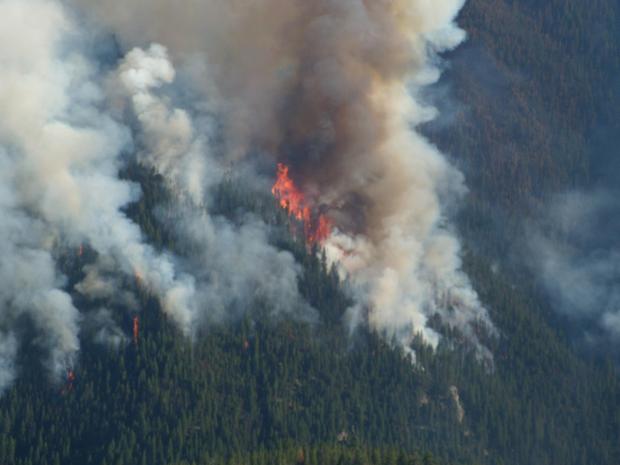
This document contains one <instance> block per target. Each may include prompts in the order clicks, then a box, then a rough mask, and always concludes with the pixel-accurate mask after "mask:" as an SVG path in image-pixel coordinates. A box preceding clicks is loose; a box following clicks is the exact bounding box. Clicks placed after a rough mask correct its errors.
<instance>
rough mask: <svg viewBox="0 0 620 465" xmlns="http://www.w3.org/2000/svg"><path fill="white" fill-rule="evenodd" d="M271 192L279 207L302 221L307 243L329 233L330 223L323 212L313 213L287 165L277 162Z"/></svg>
mask: <svg viewBox="0 0 620 465" xmlns="http://www.w3.org/2000/svg"><path fill="white" fill-rule="evenodd" d="M271 193H272V194H273V196H274V197H275V198H276V199H277V200H278V202H279V203H280V207H282V208H283V209H284V210H286V211H287V213H288V214H289V216H292V217H293V218H295V219H296V220H298V221H301V222H303V227H304V237H305V239H306V243H307V244H308V245H312V244H315V243H319V244H320V243H322V242H324V241H325V240H326V239H327V238H328V237H329V235H330V234H331V230H332V224H331V221H330V220H329V218H327V217H326V216H325V215H324V214H322V213H319V214H318V215H317V214H313V211H312V208H311V207H310V205H309V204H308V201H307V200H306V198H305V196H304V194H303V192H301V191H300V190H299V189H298V188H297V186H295V183H294V182H293V180H292V179H291V177H290V176H289V167H288V166H286V165H285V164H283V163H278V171H277V178H276V182H275V184H274V185H273V187H272V188H271Z"/></svg>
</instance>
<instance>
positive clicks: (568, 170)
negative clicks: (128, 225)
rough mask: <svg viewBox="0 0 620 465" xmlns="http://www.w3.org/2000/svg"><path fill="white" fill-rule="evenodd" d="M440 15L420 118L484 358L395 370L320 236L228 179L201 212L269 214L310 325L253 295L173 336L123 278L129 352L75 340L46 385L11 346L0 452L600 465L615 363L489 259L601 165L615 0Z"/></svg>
mask: <svg viewBox="0 0 620 465" xmlns="http://www.w3.org/2000/svg"><path fill="white" fill-rule="evenodd" d="M459 22H460V24H461V25H462V26H463V27H464V28H465V29H466V30H467V31H468V34H469V37H470V40H469V42H467V43H466V44H465V45H463V46H462V47H461V48H460V49H458V50H456V51H455V52H452V53H450V54H449V55H448V56H447V57H446V58H447V60H448V63H450V65H449V70H448V72H447V73H446V76H445V77H444V78H443V80H442V81H441V82H440V83H439V84H438V85H437V86H436V88H434V89H433V90H432V91H431V92H430V93H429V96H428V98H429V99H430V100H432V101H434V102H435V103H436V104H437V105H439V107H440V108H441V109H442V112H443V113H442V114H444V115H445V114H447V115H452V117H449V118H448V120H443V119H440V120H439V121H437V122H435V123H432V124H430V125H428V126H427V127H425V128H424V130H425V131H426V133H427V134H428V135H429V137H430V138H431V139H432V140H433V141H434V142H436V143H437V144H438V145H439V146H440V147H441V148H442V149H444V150H445V151H446V152H447V153H450V154H451V155H452V156H453V157H454V158H455V159H456V160H457V163H458V164H459V165H460V166H461V168H462V169H463V170H464V172H465V173H466V175H467V179H468V181H467V184H468V186H469V188H470V194H469V196H468V198H467V204H466V206H465V207H464V208H463V210H462V211H461V212H459V223H458V224H459V228H460V229H461V231H462V233H463V235H464V237H465V245H466V254H465V257H464V261H465V267H466V270H467V272H468V274H469V276H470V277H471V279H472V281H473V282H474V283H475V287H476V289H477V291H478V292H479V294H480V297H481V299H482V301H483V302H484V304H485V306H486V307H487V308H488V309H489V311H490V313H491V319H492V321H493V322H494V323H495V325H496V326H497V328H498V330H499V336H498V337H496V338H490V339H489V341H488V345H489V346H490V348H491V351H492V353H493V354H494V361H493V363H492V364H489V363H486V364H485V363H481V362H480V360H478V359H477V358H476V354H475V352H473V351H472V350H471V348H469V347H468V345H467V343H466V342H465V341H464V340H462V338H461V337H460V336H459V334H458V333H451V332H450V330H449V329H447V328H438V330H440V331H442V333H443V334H444V335H445V336H446V337H445V338H444V339H443V340H442V343H441V344H440V346H439V347H438V348H437V349H436V350H432V349H431V348H429V347H427V346H426V345H425V344H424V343H422V342H421V341H417V342H416V343H415V347H414V349H415V353H416V358H417V360H416V362H415V363H412V360H411V358H410V355H408V354H405V353H403V351H402V349H400V348H398V347H397V346H395V345H393V344H390V341H385V340H384V339H383V338H382V337H380V335H378V334H375V333H373V332H371V331H368V330H358V331H357V332H356V333H355V334H353V335H350V334H349V331H348V328H346V327H345V326H344V325H343V323H342V316H343V313H344V311H345V309H346V308H347V306H348V305H349V303H350V302H349V300H348V297H347V294H346V292H345V288H346V283H343V282H341V280H340V278H339V276H338V274H337V272H336V271H335V270H334V269H330V267H329V266H328V265H327V263H326V260H325V257H324V254H322V252H321V250H320V247H316V246H315V247H313V248H311V249H310V250H309V249H308V248H307V247H306V245H305V244H304V243H302V242H300V241H299V240H297V239H295V238H294V237H292V236H291V234H289V231H290V222H291V221H294V220H291V219H289V218H287V217H286V215H285V214H284V212H282V211H281V210H280V209H279V208H278V206H277V205H275V202H274V201H273V199H271V198H268V197H265V198H260V197H257V196H255V195H253V194H251V193H247V192H246V191H245V190H244V189H243V187H242V186H239V185H238V184H236V183H235V181H234V179H232V180H228V181H226V182H225V183H224V184H223V185H221V186H220V187H219V190H218V193H217V195H216V196H215V199H216V200H215V203H214V205H211V206H210V208H211V209H212V211H213V212H216V213H218V214H221V215H225V216H229V217H231V218H232V219H234V215H235V214H237V212H238V211H239V210H244V211H246V210H251V211H253V212H254V213H255V214H258V215H260V216H262V217H263V218H264V219H265V220H266V221H267V222H268V223H269V224H271V226H272V228H273V241H274V242H277V243H278V245H279V246H281V247H283V248H284V249H287V250H289V251H291V252H292V253H293V254H294V256H295V257H296V258H297V260H298V262H299V263H301V264H302V268H303V273H302V275H301V278H300V282H299V288H300V290H301V292H302V294H303V295H304V297H305V298H306V299H307V300H308V302H309V303H310V304H311V305H312V306H313V307H314V308H316V309H317V310H318V313H319V318H318V321H298V320H294V319H288V318H285V317H283V316H273V315H271V313H270V311H269V308H266V307H265V306H264V305H261V304H260V302H258V303H256V304H255V308H253V309H252V310H251V311H247V312H246V316H245V317H244V318H243V319H242V320H241V321H234V322H226V323H222V324H221V325H212V327H210V328H209V330H208V331H205V333H204V334H200V335H199V337H197V338H196V340H194V341H190V340H188V339H186V338H183V337H182V336H181V335H180V334H179V333H178V331H177V329H175V327H174V325H173V324H172V323H171V322H170V321H168V320H167V318H166V317H165V316H164V314H163V313H162V312H161V311H160V308H159V304H158V303H157V301H156V299H154V298H153V296H151V295H150V294H149V292H148V291H146V290H144V289H141V288H140V285H139V283H137V282H127V283H126V285H127V286H128V287H132V288H134V289H135V291H136V293H137V294H138V295H139V296H140V311H139V315H140V320H139V328H136V329H135V330H134V326H133V325H134V321H133V315H124V316H122V315H119V316H117V318H118V321H117V323H118V324H119V326H120V327H122V328H125V329H126V336H127V341H128V343H127V344H124V345H123V344H121V345H120V346H118V347H116V348H110V347H107V346H102V345H99V344H96V343H95V342H93V340H92V339H91V338H87V337H84V339H83V340H82V341H81V345H82V352H81V355H80V360H79V363H78V365H77V366H76V368H75V370H74V371H72V372H70V373H68V374H67V379H66V380H65V381H63V382H60V383H58V382H57V383H49V382H48V380H46V379H45V380H44V379H42V378H41V375H40V373H42V372H44V370H42V369H41V367H40V363H41V362H40V359H41V357H40V354H39V353H38V350H39V349H38V348H37V346H36V344H32V345H29V344H28V343H24V344H25V347H24V348H23V349H24V350H22V351H21V352H20V353H21V359H20V360H19V366H20V369H21V372H20V377H19V379H18V381H17V382H16V384H15V385H14V386H12V387H11V388H10V389H8V391H7V392H6V393H5V394H4V395H3V397H2V398H0V464H3V465H60V464H62V465H74V464H75V465H134V464H137V465H164V464H165V465H207V464H213V465H216V464H217V465H220V464H221V465H224V464H227V465H228V464H229V465H246V464H247V465H262V464H278V465H280V464H281V465H284V464H286V465H293V464H308V465H349V464H350V465H353V464H355V465H358V464H359V465H361V464H364V465H383V464H385V465H434V464H445V465H449V464H454V465H456V464H463V465H465V464H470V465H474V464H478V465H483V464H488V465H499V464H503V465H523V464H536V465H592V464H597V465H605V464H609V465H614V464H618V463H620V378H618V371H617V367H616V366H615V365H614V363H613V361H611V360H608V358H607V357H606V355H600V356H597V357H595V358H594V359H591V358H586V357H584V356H583V354H581V353H580V352H579V351H578V350H577V349H576V348H575V347H574V345H573V344H572V343H571V340H570V335H569V333H568V332H567V331H564V329H563V326H562V325H561V324H558V322H557V321H556V320H555V319H554V318H552V317H551V312H550V310H549V308H548V307H549V303H548V302H547V300H546V299H545V298H544V296H543V295H542V294H541V292H540V289H539V288H538V287H537V286H536V285H535V283H534V282H533V279H531V278H530V277H528V276H527V273H525V272H524V270H523V269H521V268H519V266H516V265H515V266H513V264H512V263H510V264H508V263H506V262H507V261H508V260H507V259H506V257H509V256H510V255H511V247H512V245H513V243H514V241H515V240H516V238H517V236H518V235H519V234H520V231H521V229H520V227H519V225H520V224H521V221H522V220H523V218H524V217H526V215H527V214H528V212H530V211H532V210H535V209H536V208H538V206H539V205H540V204H541V203H542V202H544V200H545V198H546V197H547V196H548V195H550V194H552V193H554V192H557V191H560V190H562V189H569V188H573V187H575V186H587V185H589V184H591V183H593V182H595V181H596V179H597V177H599V176H601V171H600V170H601V169H602V168H601V166H602V165H604V164H605V163H607V162H608V160H609V157H610V153H609V152H608V151H607V150H602V149H601V147H607V146H608V142H607V141H608V138H607V137H608V135H609V134H614V130H617V129H619V128H618V127H617V125H618V121H620V118H618V111H619V108H620V106H618V105H616V104H617V103H618V101H619V99H618V98H619V96H620V84H619V81H618V78H617V76H618V71H620V50H619V48H620V36H619V34H620V6H618V4H617V2H616V1H615V0H596V1H593V2H588V3H584V2H582V1H580V0H563V1H560V0H552V1H548V2H536V1H533V0H469V1H468V2H467V5H466V7H465V8H464V10H463V12H462V15H461V18H460V19H459ZM446 89H448V90H446ZM614 103H616V104H614ZM595 149H600V150H599V151H596V150H595ZM603 171H604V170H603ZM125 176H126V177H128V178H130V179H132V180H135V181H138V182H140V184H141V186H142V189H143V192H144V195H143V197H142V198H141V199H140V201H139V202H138V203H136V204H134V205H132V206H131V207H130V209H129V210H128V211H127V214H128V215H129V216H131V217H132V218H134V219H135V220H136V221H137V222H138V223H139V224H140V226H141V227H142V230H143V231H144V233H145V235H147V236H148V237H149V238H150V240H151V241H152V242H153V243H154V244H156V245H157V246H158V247H165V248H168V249H171V250H175V249H176V250H178V249H179V247H181V245H179V244H176V243H175V240H174V237H173V235H171V234H170V233H169V232H168V231H167V230H166V228H165V227H163V226H162V224H161V223H160V221H159V220H158V217H156V216H154V215H153V213H152V212H153V211H155V209H154V207H155V206H157V207H158V208H159V213H160V214H161V211H162V209H163V210H164V211H165V205H166V195H167V194H166V192H165V189H164V188H163V187H162V183H161V180H160V179H159V178H158V177H157V176H155V175H153V174H152V173H150V172H148V171H145V170H143V169H140V168H138V167H135V166H133V167H130V168H129V169H127V171H126V173H125ZM162 206H163V207H162ZM501 259H505V260H506V262H501V263H502V267H501V270H502V272H498V271H497V268H496V266H495V265H496V263H497V262H498V260H501ZM89 260H94V257H93V256H92V255H91V254H90V251H89V250H85V251H84V253H83V254H82V253H81V254H79V255H76V254H75V253H74V252H73V251H69V252H67V253H66V256H65V257H64V259H63V267H64V270H63V271H64V272H65V273H66V275H67V276H68V277H69V279H70V283H69V284H71V282H73V283H75V282H77V281H79V279H80V278H81V276H80V273H81V271H80V269H81V268H82V265H84V263H85V262H88V261H89ZM77 298H79V297H76V299H77ZM23 323H24V324H23V325H22V326H23V331H24V334H25V335H26V336H27V335H28V334H29V332H32V331H34V329H33V328H32V325H31V324H29V322H28V321H24V322H23ZM437 325H438V327H439V326H440V323H439V322H437ZM133 331H135V334H132V332H133ZM34 339H35V338H33V337H30V338H29V337H23V338H21V340H23V341H28V340H34Z"/></svg>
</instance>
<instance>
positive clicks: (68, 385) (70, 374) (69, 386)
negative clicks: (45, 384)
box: [60, 369, 75, 395]
mask: <svg viewBox="0 0 620 465" xmlns="http://www.w3.org/2000/svg"><path fill="white" fill-rule="evenodd" d="M74 381H75V372H74V371H73V370H71V369H69V370H67V380H66V381H65V386H64V387H63V388H62V389H61V391H60V393H61V394H62V395H66V394H68V393H70V392H71V391H73V382H74Z"/></svg>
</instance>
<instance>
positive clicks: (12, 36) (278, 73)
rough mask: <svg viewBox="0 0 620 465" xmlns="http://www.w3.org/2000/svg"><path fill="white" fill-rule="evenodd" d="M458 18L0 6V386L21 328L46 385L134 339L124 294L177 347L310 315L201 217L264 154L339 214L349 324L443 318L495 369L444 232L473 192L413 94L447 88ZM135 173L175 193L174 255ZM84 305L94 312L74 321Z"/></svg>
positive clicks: (285, 5)
mask: <svg viewBox="0 0 620 465" xmlns="http://www.w3.org/2000/svg"><path fill="white" fill-rule="evenodd" d="M462 3H463V2H462V1H460V0H440V1H435V2H428V1H423V0H390V1H387V0H385V1H384V0H373V1H369V0H317V1H312V2H310V1H307V2H306V1H291V0H256V1H251V2H248V1H245V0H181V1H176V2H172V1H170V0H128V1H126V2H122V3H119V2H117V1H113V0H98V1H95V0H65V1H61V0H0V67H1V72H0V103H1V104H2V108H3V110H4V112H3V114H4V117H3V119H2V120H1V121H0V165H1V166H0V168H1V169H0V214H2V217H3V221H2V223H1V224H0V249H1V250H0V251H1V252H2V256H3V261H2V263H0V276H1V277H2V278H3V279H2V282H3V287H2V290H0V299H1V301H0V389H1V388H3V387H4V386H6V385H8V384H9V383H10V382H11V381H12V379H13V378H14V377H15V374H16V372H15V370H16V366H15V365H16V364H15V357H16V354H17V353H18V351H19V346H20V328H21V327H22V325H23V324H24V322H25V321H27V322H29V323H30V324H31V325H32V327H34V328H35V331H36V334H37V337H36V339H35V341H34V344H35V345H37V346H38V347H39V348H40V349H42V350H43V351H45V353H46V354H48V357H49V363H48V366H49V367H50V369H51V372H52V373H54V374H56V375H57V376H58V375H60V374H62V373H63V372H64V371H66V370H68V369H71V367H72V366H73V365H74V364H75V363H76V357H77V352H78V350H79V338H80V335H81V333H83V334H87V335H93V336H94V338H95V340H97V341H100V342H103V343H106V344H110V345H112V346H118V345H120V344H123V343H126V342H127V337H126V336H124V334H125V332H124V331H123V330H121V329H120V328H118V327H117V326H116V324H115V318H114V314H115V313H116V312H118V311H119V309H121V311H131V312H132V313H133V312H137V311H139V308H137V307H138V303H137V299H136V297H135V296H134V295H133V293H132V291H131V288H132V287H135V286H128V285H127V282H134V283H136V285H137V286H139V287H141V288H143V289H145V290H147V291H148V292H150V293H152V294H153V295H155V296H157V297H158V298H159V300H160V303H161V306H162V309H163V311H164V312H166V313H167V314H168V315H169V316H170V317H171V319H172V320H173V321H174V322H175V323H176V324H177V325H178V327H179V328H180V329H181V331H183V332H184V333H185V334H187V335H189V336H195V334H196V329H197V328H200V327H201V325H206V324H208V323H211V322H213V321H222V320H227V319H232V318H236V317H238V316H239V315H241V314H242V313H243V312H245V311H247V308H250V307H251V306H252V303H254V302H257V301H258V302H263V303H264V307H265V308H268V309H270V311H271V313H273V314H288V315H293V316H295V317H301V318H304V319H307V320H311V319H313V318H314V317H315V312H314V311H313V310H312V309H311V308H310V307H309V306H308V305H307V304H305V303H304V302H303V300H302V298H301V297H300V295H299V291H298V288H297V281H298V278H299V275H300V273H301V268H300V266H299V265H298V264H297V263H295V260H294V258H293V256H292V255H291V254H290V253H288V252H285V251H281V250H279V249H277V248H276V247H275V246H274V245H272V244H271V242H270V237H271V235H272V231H271V229H270V226H268V225H267V224H266V223H265V222H264V221H263V220H261V219H260V218H259V217H257V216H256V215H253V214H251V213H246V214H243V215H237V217H236V218H235V220H234V221H233V220H230V219H227V218H224V217H222V216H217V215H214V214H212V213H211V212H210V211H209V208H210V205H211V202H210V196H211V193H212V191H213V188H214V187H215V186H217V185H218V184H220V183H221V182H222V180H223V178H224V176H225V173H226V172H227V170H230V169H231V168H232V169H233V170H234V171H235V172H237V173H245V174H244V176H246V177H247V173H248V172H250V173H251V172H253V170H254V166H255V163H256V158H257V157H258V158H261V160H262V161H260V162H259V163H258V165H259V166H263V167H264V166H266V165H267V166H272V167H273V170H274V174H275V167H276V163H277V162H278V163H284V164H285V165H286V166H288V167H289V168H290V175H291V177H292V180H293V181H294V183H295V184H296V185H297V186H298V187H299V189H300V190H301V191H302V192H303V195H304V196H305V198H306V199H307V200H306V201H307V203H308V204H309V205H311V206H312V208H313V209H314V210H316V211H317V212H320V214H321V215H325V216H326V217H327V218H329V225H330V227H332V228H333V229H332V230H331V234H329V237H328V238H327V240H326V241H325V242H324V243H323V245H324V247H325V249H326V252H327V254H328V256H329V258H330V260H332V261H334V262H335V263H337V264H338V266H339V267H340V269H341V271H342V273H343V275H346V277H347V281H348V283H350V289H351V291H352V292H353V294H354V295H355V297H356V302H357V304H356V305H354V306H353V307H352V308H351V309H350V310H349V312H348V315H347V317H348V321H349V322H350V323H351V324H352V325H353V326H355V325H356V324H359V323H361V322H364V323H367V324H369V325H370V326H371V327H372V328H374V329H377V330H379V331H380V332H382V333H384V334H385V335H386V336H387V337H389V338H390V339H393V338H395V339H396V340H398V341H399V342H400V343H401V344H402V345H403V347H405V348H408V347H409V345H410V343H411V341H412V340H413V338H414V336H415V335H416V334H421V335H422V336H423V337H424V339H425V340H426V341H427V342H429V343H431V344H433V345H435V344H437V342H438V341H439V339H440V336H439V332H438V330H437V327H436V326H433V327H431V324H430V321H431V320H436V318H435V317H436V316H438V317H440V320H441V322H442V323H443V324H445V325H448V326H450V327H451V328H454V329H458V330H459V331H460V332H461V333H462V334H463V335H464V336H466V337H467V338H468V339H469V340H470V341H471V342H472V343H473V344H474V345H475V346H476V347H477V348H478V350H479V353H480V354H481V355H482V356H489V354H488V352H487V351H486V349H485V348H484V347H483V346H482V344H481V343H480V342H479V339H478V338H479V335H478V333H477V329H476V328H480V327H482V326H485V325H486V326H487V329H488V330H489V331H491V332H492V325H491V323H490V322H489V320H488V315H487V312H486V311H485V309H484V308H483V306H482V305H481V303H480V302H479V299H478V297H477V294H476V293H475V291H474V290H473V289H472V286H471V284H470V282H469V280H468V278H467V276H466V275H465V274H464V273H463V272H462V271H461V260H460V254H461V250H460V244H459V241H458V239H457V237H456V235H455V233H454V231H453V229H452V228H451V227H450V225H449V221H448V217H447V213H448V211H447V210H448V208H449V206H450V205H452V202H453V201H455V200H458V199H459V198H460V197H461V196H462V195H463V194H464V192H465V187H464V185H463V177H462V175H461V174H460V173H459V172H458V171H457V170H455V169H454V168H453V167H451V165H450V164H449V163H448V161H447V160H446V158H445V157H444V156H443V155H442V154H441V153H439V152H438V150H437V149H436V148H435V147H433V146H432V145H431V144H430V143H428V142H427V141H426V140H425V139H424V138H423V137H421V136H420V135H419V134H418V133H417V132H416V130H415V127H416V126H417V125H419V124H421V123H423V122H425V121H428V120H429V119H431V118H433V117H434V115H435V110H434V109H433V108H428V107H425V106H423V105H421V104H420V103H419V101H418V99H417V96H418V93H419V91H420V90H421V89H422V87H424V86H426V85H428V84H430V83H432V82H435V81H436V80H437V78H438V76H439V72H438V70H437V69H436V67H434V64H436V63H437V62H438V59H437V55H436V54H437V53H438V52H441V51H444V50H448V49H450V48H453V47H455V46H456V45H458V44H459V43H460V42H461V41H462V40H463V39H464V33H463V31H461V30H460V29H458V27H456V26H455V25H454V24H453V20H454V17H455V16H456V14H457V13H458V11H459V9H460V7H461V6H462ZM77 17H79V18H80V19H79V22H80V23H86V22H87V23H88V27H85V28H84V29H83V30H82V29H80V28H79V27H77V23H78V21H77V20H76V19H75V18H77ZM93 30H96V31H97V33H98V34H101V35H102V36H104V35H105V34H113V35H114V36H115V38H116V39H117V40H118V42H119V43H120V46H121V51H122V53H123V54H124V57H118V63H117V66H115V67H112V68H111V67H110V63H109V62H108V63H105V65H103V64H101V63H98V62H97V61H96V59H95V58H93V56H92V55H91V54H90V53H89V50H85V49H84V47H85V46H84V44H87V43H89V41H88V40H83V39H85V38H86V37H87V32H86V31H93ZM89 33H90V32H89ZM159 44H161V45H159ZM103 70H105V71H103ZM179 82H182V86H181V85H179ZM181 87H182V89H181ZM181 94H182V95H181ZM188 94H191V95H192V98H187V95H188ZM183 96H184V97H183ZM127 160H135V161H136V162H137V163H138V164H140V165H142V166H143V167H145V168H147V169H149V170H153V171H154V172H156V173H157V174H159V175H161V177H162V178H163V180H164V182H165V184H166V188H167V189H168V191H169V192H170V193H171V195H172V197H173V199H172V200H171V202H172V205H167V206H165V207H163V208H162V210H164V211H165V213H161V212H159V213H158V214H159V215H160V217H161V218H160V219H161V221H162V222H163V223H165V224H166V226H167V227H168V228H169V229H170V231H169V232H170V234H171V235H172V236H174V239H175V243H176V244H177V247H176V248H175V252H176V253H175V254H173V253H172V252H171V251H169V252H159V251H156V250H155V249H154V248H153V247H152V246H151V245H149V244H148V242H147V241H146V239H145V237H144V235H143V233H142V231H141V230H140V228H139V226H138V225H137V224H135V223H134V222H132V221H131V220H130V219H129V218H128V217H127V215H126V214H125V213H124V212H125V211H126V207H127V206H128V205H130V204H131V203H133V202H135V201H137V200H138V199H139V198H140V195H141V192H140V187H139V186H138V185H136V184H134V183H132V182H129V181H127V180H125V179H123V178H122V177H121V176H120V173H121V172H122V170H123V168H125V166H126V163H127ZM257 179H258V181H256V180H257ZM263 179H264V177H263V175H262V174H261V175H260V176H259V175H258V174H253V175H252V176H251V177H250V178H248V183H249V184H252V186H253V187H256V186H263V187H266V186H265V185H264V184H262V180H263ZM266 191H267V189H266ZM84 247H85V248H86V249H87V250H88V251H89V255H90V256H91V259H89V260H85V261H84V263H82V264H81V268H82V269H81V271H82V273H83V276H84V277H83V279H82V280H81V282H79V283H77V284H75V286H73V287H72V288H71V286H70V285H69V280H68V279H67V277H65V276H64V275H63V273H62V272H61V271H60V268H61V267H60V266H59V263H58V262H59V260H58V257H59V256H61V255H62V253H63V252H62V251H66V250H75V251H77V250H82V249H83V248H84ZM75 294H78V295H80V296H81V299H82V298H84V299H86V300H87V301H90V302H92V303H93V304H94V306H95V309H94V310H93V309H90V310H89V311H88V312H87V313H84V312H82V309H78V308H77V306H76V304H75V303H74V299H73V298H72V296H74V295H75Z"/></svg>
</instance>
